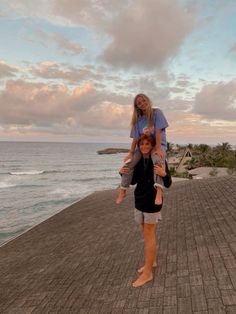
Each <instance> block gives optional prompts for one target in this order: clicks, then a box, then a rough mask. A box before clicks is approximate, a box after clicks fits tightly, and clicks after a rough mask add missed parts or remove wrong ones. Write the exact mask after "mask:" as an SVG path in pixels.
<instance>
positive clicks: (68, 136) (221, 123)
mask: <svg viewBox="0 0 236 314" xmlns="http://www.w3.org/2000/svg"><path fill="white" fill-rule="evenodd" d="M0 42H1V45H0V140H4V141H65V142H129V141H130V139H129V128H130V118H131V112H132V105H133V98H134V96H135V95H136V94H137V93H140V92H142V93H145V94H147V95H148V96H149V97H150V98H151V100H152V102H153V106H154V107H159V108H161V110H162V111H163V112H164V114H165V116H166V117H167V120H168V122H169V125H170V126H169V128H168V130H167V137H168V141H169V142H172V143H179V144H183V143H207V144H217V143H221V142H229V143H231V144H233V145H235V144H236V1H235V0H211V1H210V0H199V1H192V0H136V1H134V0H119V1H117V0H100V1H99V0H90V1H89V0H51V1H50V0H41V1H35V0H32V1H28V0H12V1H9V0H1V2H0Z"/></svg>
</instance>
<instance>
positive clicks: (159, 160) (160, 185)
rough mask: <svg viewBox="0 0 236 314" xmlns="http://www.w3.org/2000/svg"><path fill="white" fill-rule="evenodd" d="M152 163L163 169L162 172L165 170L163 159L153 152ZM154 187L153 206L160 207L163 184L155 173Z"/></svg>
mask: <svg viewBox="0 0 236 314" xmlns="http://www.w3.org/2000/svg"><path fill="white" fill-rule="evenodd" d="M152 162H153V164H154V165H156V164H158V165H160V166H161V167H162V168H163V170H165V157H164V158H161V157H159V156H158V155H156V154H155V153H154V152H152ZM154 186H155V188H156V190H157V193H156V198H155V204H156V205H161V204H162V198H163V188H164V182H163V179H162V177H160V176H158V175H156V174H155V173H154Z"/></svg>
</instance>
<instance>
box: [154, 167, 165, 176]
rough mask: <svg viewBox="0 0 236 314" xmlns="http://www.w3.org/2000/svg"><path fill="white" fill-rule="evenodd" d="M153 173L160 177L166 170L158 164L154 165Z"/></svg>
mask: <svg viewBox="0 0 236 314" xmlns="http://www.w3.org/2000/svg"><path fill="white" fill-rule="evenodd" d="M154 173H155V174H157V175H158V176H160V177H165V176H166V172H165V169H164V168H163V167H162V166H160V165H154Z"/></svg>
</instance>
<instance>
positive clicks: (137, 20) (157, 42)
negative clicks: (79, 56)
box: [103, 0, 193, 69]
mask: <svg viewBox="0 0 236 314" xmlns="http://www.w3.org/2000/svg"><path fill="white" fill-rule="evenodd" d="M170 21H171V23H170ZM192 21H193V20H192V19H190V15H189V14H188V13H187V12H186V11H185V10H183V8H180V7H179V6H178V5H177V2H176V1H173V0H172V1H170V0H166V1H155V0H149V1H146V0H139V1H133V2H131V5H130V7H129V8H128V9H127V10H124V11H121V12H120V13H119V14H118V16H117V17H116V18H114V20H113V23H112V25H111V27H110V29H109V30H108V33H109V34H110V36H111V37H112V42H111V43H110V45H109V46H108V47H107V49H106V50H105V51H104V55H103V59H104V60H105V61H107V62H108V63H110V64H112V65H114V66H120V67H125V68H127V67H132V66H134V67H136V66H137V67H144V68H150V69H151V68H153V67H157V66H160V65H162V64H163V63H164V62H165V61H166V60H167V59H168V58H169V57H171V56H174V55H175V54H176V53H177V51H178V49H179V47H180V45H181V43H182V42H183V40H184V38H185V37H186V36H187V34H188V33H189V32H190V31H191V29H192V27H193V22H192Z"/></svg>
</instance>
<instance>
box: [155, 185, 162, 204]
mask: <svg viewBox="0 0 236 314" xmlns="http://www.w3.org/2000/svg"><path fill="white" fill-rule="evenodd" d="M155 204H156V205H161V204H162V189H161V188H157V194H156V198H155Z"/></svg>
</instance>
